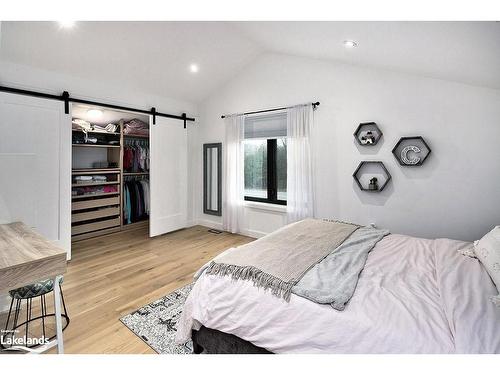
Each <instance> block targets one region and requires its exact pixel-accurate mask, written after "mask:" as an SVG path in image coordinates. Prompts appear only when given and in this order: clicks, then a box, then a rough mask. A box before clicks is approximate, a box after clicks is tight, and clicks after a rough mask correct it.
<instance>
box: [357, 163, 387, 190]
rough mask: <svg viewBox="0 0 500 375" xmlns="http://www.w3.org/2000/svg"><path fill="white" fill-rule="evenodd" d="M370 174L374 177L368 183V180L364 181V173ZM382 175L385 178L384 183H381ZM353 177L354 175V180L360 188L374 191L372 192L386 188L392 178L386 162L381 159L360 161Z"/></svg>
mask: <svg viewBox="0 0 500 375" xmlns="http://www.w3.org/2000/svg"><path fill="white" fill-rule="evenodd" d="M367 174H368V175H369V174H372V177H371V178H370V181H369V183H368V184H367V183H366V182H365V183H363V181H361V180H362V177H363V175H367ZM380 175H382V176H383V177H384V180H383V181H382V184H381V185H379V181H378V179H379V177H380ZM352 177H354V181H356V183H357V184H358V186H359V188H360V189H361V190H362V191H372V192H379V191H382V190H384V188H385V187H386V186H387V184H388V183H389V181H390V180H391V178H392V177H391V174H390V173H389V171H388V170H387V168H386V167H385V165H384V163H382V162H381V161H372V160H365V161H362V162H361V163H359V165H358V167H357V168H356V170H355V171H354V173H353V174H352Z"/></svg>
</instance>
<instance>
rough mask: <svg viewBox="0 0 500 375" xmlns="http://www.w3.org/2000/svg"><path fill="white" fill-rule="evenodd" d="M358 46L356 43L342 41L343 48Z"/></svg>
mask: <svg viewBox="0 0 500 375" xmlns="http://www.w3.org/2000/svg"><path fill="white" fill-rule="evenodd" d="M357 46H358V43H356V42H355V41H354V40H344V47H345V48H355V47H357Z"/></svg>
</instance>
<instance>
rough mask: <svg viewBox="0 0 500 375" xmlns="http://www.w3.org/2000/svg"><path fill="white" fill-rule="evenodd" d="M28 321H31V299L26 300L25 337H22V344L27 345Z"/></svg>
mask: <svg viewBox="0 0 500 375" xmlns="http://www.w3.org/2000/svg"><path fill="white" fill-rule="evenodd" d="M30 319H31V298H28V299H27V300H26V335H25V336H24V337H25V339H24V342H25V343H27V342H28V336H29V334H28V329H29V326H30ZM25 345H26V346H27V344H25Z"/></svg>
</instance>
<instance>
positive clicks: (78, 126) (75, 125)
mask: <svg viewBox="0 0 500 375" xmlns="http://www.w3.org/2000/svg"><path fill="white" fill-rule="evenodd" d="M71 128H72V129H73V130H81V131H83V132H88V131H91V130H92V125H91V124H90V122H88V121H85V120H82V119H79V118H74V119H73V120H72V121H71Z"/></svg>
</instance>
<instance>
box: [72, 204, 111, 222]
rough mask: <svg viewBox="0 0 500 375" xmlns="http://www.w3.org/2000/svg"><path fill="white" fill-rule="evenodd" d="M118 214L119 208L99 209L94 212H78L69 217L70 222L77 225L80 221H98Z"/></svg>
mask: <svg viewBox="0 0 500 375" xmlns="http://www.w3.org/2000/svg"><path fill="white" fill-rule="evenodd" d="M119 214H120V207H119V206H115V207H108V208H101V209H98V210H95V211H88V212H80V213H77V214H73V215H71V222H72V223H78V222H80V221H85V220H93V219H100V218H104V217H108V216H116V215H119Z"/></svg>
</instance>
